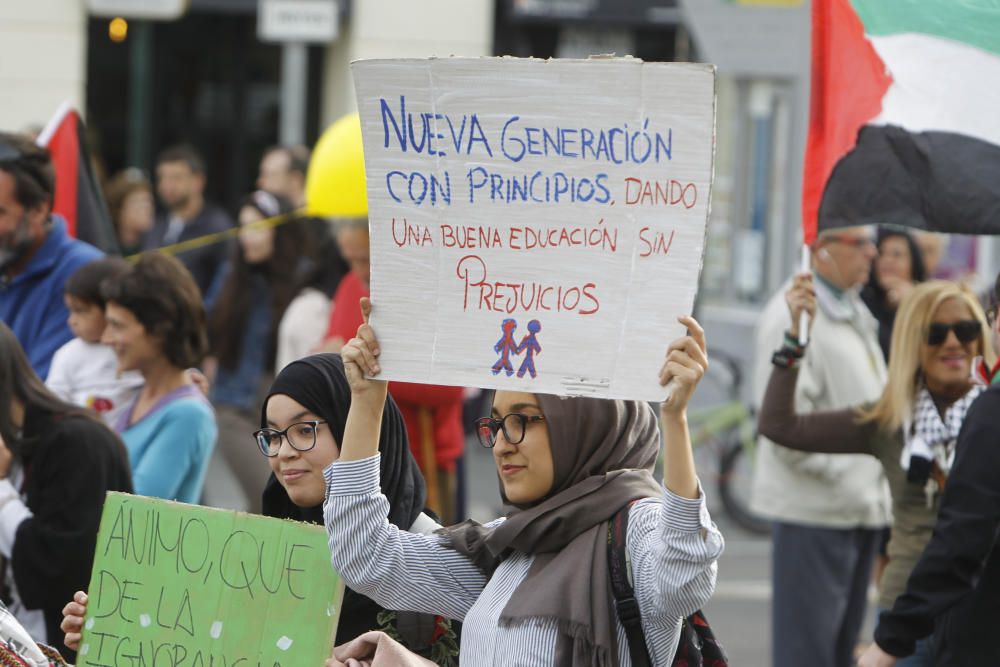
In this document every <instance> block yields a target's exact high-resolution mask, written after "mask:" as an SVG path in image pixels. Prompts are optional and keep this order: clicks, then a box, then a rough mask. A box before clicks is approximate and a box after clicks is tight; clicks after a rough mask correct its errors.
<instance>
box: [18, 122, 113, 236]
mask: <svg viewBox="0 0 1000 667" xmlns="http://www.w3.org/2000/svg"><path fill="white" fill-rule="evenodd" d="M38 145H39V146H43V147H45V148H47V149H48V150H49V153H50V154H51V156H52V165H53V166H54V167H55V172H56V194H55V202H54V203H53V206H52V211H53V213H58V214H59V215H61V216H62V217H64V218H65V219H66V224H67V226H68V228H69V233H70V235H72V236H75V237H77V238H78V239H80V240H82V241H86V242H87V243H90V244H91V245H93V246H96V247H98V248H100V249H101V250H103V251H104V252H108V253H116V254H117V253H119V252H120V248H119V245H118V238H117V235H116V234H115V230H114V226H113V224H112V222H111V216H110V215H109V213H108V207H107V204H105V202H104V196H103V194H102V193H101V189H100V187H99V186H98V184H97V179H96V178H95V176H94V171H93V169H92V167H91V163H90V155H89V154H88V152H87V147H86V144H85V142H84V141H83V121H82V120H81V119H80V115H79V114H78V113H77V112H76V110H75V109H73V108H72V107H70V106H69V105H68V104H63V105H62V106H61V107H60V108H59V110H58V111H57V112H56V114H55V116H53V117H52V119H51V120H50V121H49V124H48V125H46V126H45V129H44V130H42V133H41V134H40V135H38Z"/></svg>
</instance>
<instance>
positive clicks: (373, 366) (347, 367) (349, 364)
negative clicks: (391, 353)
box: [340, 297, 387, 402]
mask: <svg viewBox="0 0 1000 667" xmlns="http://www.w3.org/2000/svg"><path fill="white" fill-rule="evenodd" d="M371 313H372V303H371V300H370V299H368V298H367V297H362V299H361V315H362V316H363V317H364V323H363V324H362V325H361V326H360V327H358V334H357V336H355V337H354V338H352V339H351V340H349V341H347V343H346V344H345V345H344V347H343V349H342V350H341V351H340V356H341V358H343V360H344V372H345V373H346V374H347V382H348V384H350V385H351V395H352V396H354V397H361V396H365V397H368V396H371V397H373V398H375V399H378V398H379V396H381V402H384V401H385V393H386V385H387V383H386V382H385V381H384V380H369V379H368V378H367V377H366V376H370V375H378V374H379V372H380V371H381V370H382V369H381V368H379V365H378V355H379V353H380V352H381V350H380V349H379V344H378V339H377V338H376V337H375V330H374V329H373V328H372V326H371V324H369V323H368V321H369V318H370V316H371Z"/></svg>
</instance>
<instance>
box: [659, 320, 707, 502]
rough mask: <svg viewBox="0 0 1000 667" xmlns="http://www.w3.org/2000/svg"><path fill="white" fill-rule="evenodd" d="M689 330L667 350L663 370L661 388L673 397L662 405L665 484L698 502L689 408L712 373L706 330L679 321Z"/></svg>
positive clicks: (672, 491) (697, 325) (677, 492)
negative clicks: (706, 343) (667, 390)
mask: <svg viewBox="0 0 1000 667" xmlns="http://www.w3.org/2000/svg"><path fill="white" fill-rule="evenodd" d="M677 321H678V322H680V323H681V324H683V325H684V326H685V327H687V330H688V335H687V336H683V337H681V338H678V339H677V340H675V341H674V342H672V343H671V344H670V347H668V348H667V358H666V361H664V362H663V367H662V368H661V369H660V385H661V386H666V385H667V383H668V382H671V381H672V384H671V385H670V386H671V387H672V391H671V393H670V396H669V397H668V398H667V400H665V401H664V402H663V403H662V404H661V405H660V413H661V415H662V417H663V428H664V433H663V436H664V438H663V439H664V450H663V484H664V485H665V486H666V487H667V489H668V490H669V491H670V492H671V493H673V494H675V495H677V496H680V497H681V498H698V496H699V492H698V475H697V473H696V472H695V468H694V456H693V455H692V453H691V435H690V433H689V432H688V424H687V404H688V401H690V400H691V395H692V394H693V393H694V389H695V387H697V386H698V382H700V381H701V378H702V376H704V375H705V371H706V370H708V355H707V353H706V348H705V330H704V329H702V328H701V325H700V324H698V322H697V321H696V320H695V319H694V318H693V317H680V318H678V320H677Z"/></svg>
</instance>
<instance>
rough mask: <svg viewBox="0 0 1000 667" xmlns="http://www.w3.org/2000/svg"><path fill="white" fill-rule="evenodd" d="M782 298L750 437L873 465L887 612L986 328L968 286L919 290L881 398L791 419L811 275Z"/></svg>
mask: <svg viewBox="0 0 1000 667" xmlns="http://www.w3.org/2000/svg"><path fill="white" fill-rule="evenodd" d="M786 300H787V302H788V308H789V311H790V313H791V316H792V329H791V330H790V331H789V332H787V333H786V335H785V342H784V346H783V347H782V348H781V349H780V350H778V352H776V353H775V355H774V358H773V361H774V365H775V366H776V368H774V369H772V371H771V378H770V381H769V383H768V387H767V392H766V393H765V395H764V401H763V405H762V406H761V414H760V423H759V428H760V432H761V434H762V435H764V436H766V437H768V438H770V439H771V440H774V441H775V442H776V443H778V444H780V445H783V446H785V447H789V448H792V449H797V450H800V451H804V452H810V453H827V454H868V455H871V456H874V457H876V458H878V459H879V461H880V462H881V463H882V468H883V470H884V472H885V475H886V478H887V480H888V482H889V489H890V493H891V495H892V510H893V525H892V537H891V539H890V542H889V545H888V555H889V564H888V565H887V566H886V569H885V572H884V574H883V576H882V580H881V583H880V588H881V590H880V597H879V605H878V606H879V608H880V609H882V610H885V609H889V608H891V607H892V604H893V602H894V601H895V599H896V597H898V596H899V595H900V594H901V593H902V592H903V590H904V588H905V586H906V579H907V577H908V576H909V574H910V571H911V570H912V569H913V567H914V565H915V564H916V562H917V560H918V559H919V557H920V554H921V552H922V551H923V549H924V547H925V546H926V545H927V543H928V541H929V540H930V537H931V533H932V532H933V529H934V523H935V521H936V518H937V511H938V504H939V502H940V495H941V491H942V489H943V487H944V484H945V481H946V479H947V476H948V472H949V469H950V467H951V462H952V460H953V458H954V453H955V452H954V445H955V440H956V439H957V437H958V431H959V429H960V427H961V425H962V421H963V420H964V418H965V413H966V411H967V410H968V408H969V406H970V405H971V404H972V401H973V400H974V399H975V398H976V397H977V396H978V395H979V394H980V393H981V391H982V387H981V386H977V385H974V384H973V383H972V381H971V379H970V378H971V377H972V368H973V364H974V362H975V360H976V357H977V356H982V357H984V358H985V361H986V363H987V364H989V366H990V367H992V363H993V352H992V349H991V348H990V336H989V327H988V326H987V323H986V318H985V316H984V315H983V311H982V308H981V307H980V305H979V303H978V301H977V300H976V298H975V297H974V295H973V294H972V292H971V291H969V289H968V288H966V287H964V286H962V285H958V284H955V283H949V282H944V281H930V282H926V283H922V284H921V285H918V286H917V287H915V288H914V289H913V290H912V291H911V293H910V294H909V295H908V296H907V297H906V298H905V299H904V300H903V301H902V303H901V304H900V308H899V313H898V316H897V319H896V326H895V328H894V330H893V334H892V348H891V350H892V351H891V355H890V357H889V380H888V383H887V384H886V387H885V389H884V391H883V393H882V395H881V397H880V398H879V399H878V400H876V401H875V402H874V403H871V404H865V405H859V406H856V407H854V408H847V409H844V410H835V411H826V412H822V411H821V412H812V413H808V414H796V412H795V389H796V380H797V378H798V367H799V365H800V364H801V363H803V355H804V349H803V348H802V347H800V346H799V344H798V335H799V331H798V322H799V315H800V314H801V313H803V312H808V313H809V315H810V318H811V317H812V316H813V315H815V312H816V295H815V292H814V291H813V285H812V276H811V275H810V274H801V275H799V276H796V278H795V280H794V282H793V284H792V287H791V288H790V289H789V291H788V292H787V294H786ZM806 363H808V361H807V362H806ZM817 602H820V601H817ZM930 660H931V648H930V646H928V645H926V644H925V645H923V646H919V647H918V650H917V653H916V654H914V655H913V656H912V657H911V658H908V659H907V660H906V661H903V662H900V663H899V664H900V665H901V666H905V667H917V666H925V665H928V666H929V665H930V664H931V662H930Z"/></svg>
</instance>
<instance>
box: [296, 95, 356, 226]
mask: <svg viewBox="0 0 1000 667" xmlns="http://www.w3.org/2000/svg"><path fill="white" fill-rule="evenodd" d="M365 188H366V186H365V155H364V150H363V147H362V144H361V118H360V117H359V116H358V114H356V113H353V114H349V115H347V116H344V117H343V118H341V119H339V120H338V121H337V122H335V123H334V124H333V125H331V126H330V127H328V128H327V129H326V131H325V132H323V136H321V137H320V138H319V141H318V142H316V147H315V148H314V149H313V152H312V158H311V159H310V160H309V169H308V171H307V172H306V211H307V213H308V214H309V215H311V216H316V217H322V218H363V217H366V216H367V215H368V193H367V191H366V189H365Z"/></svg>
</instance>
